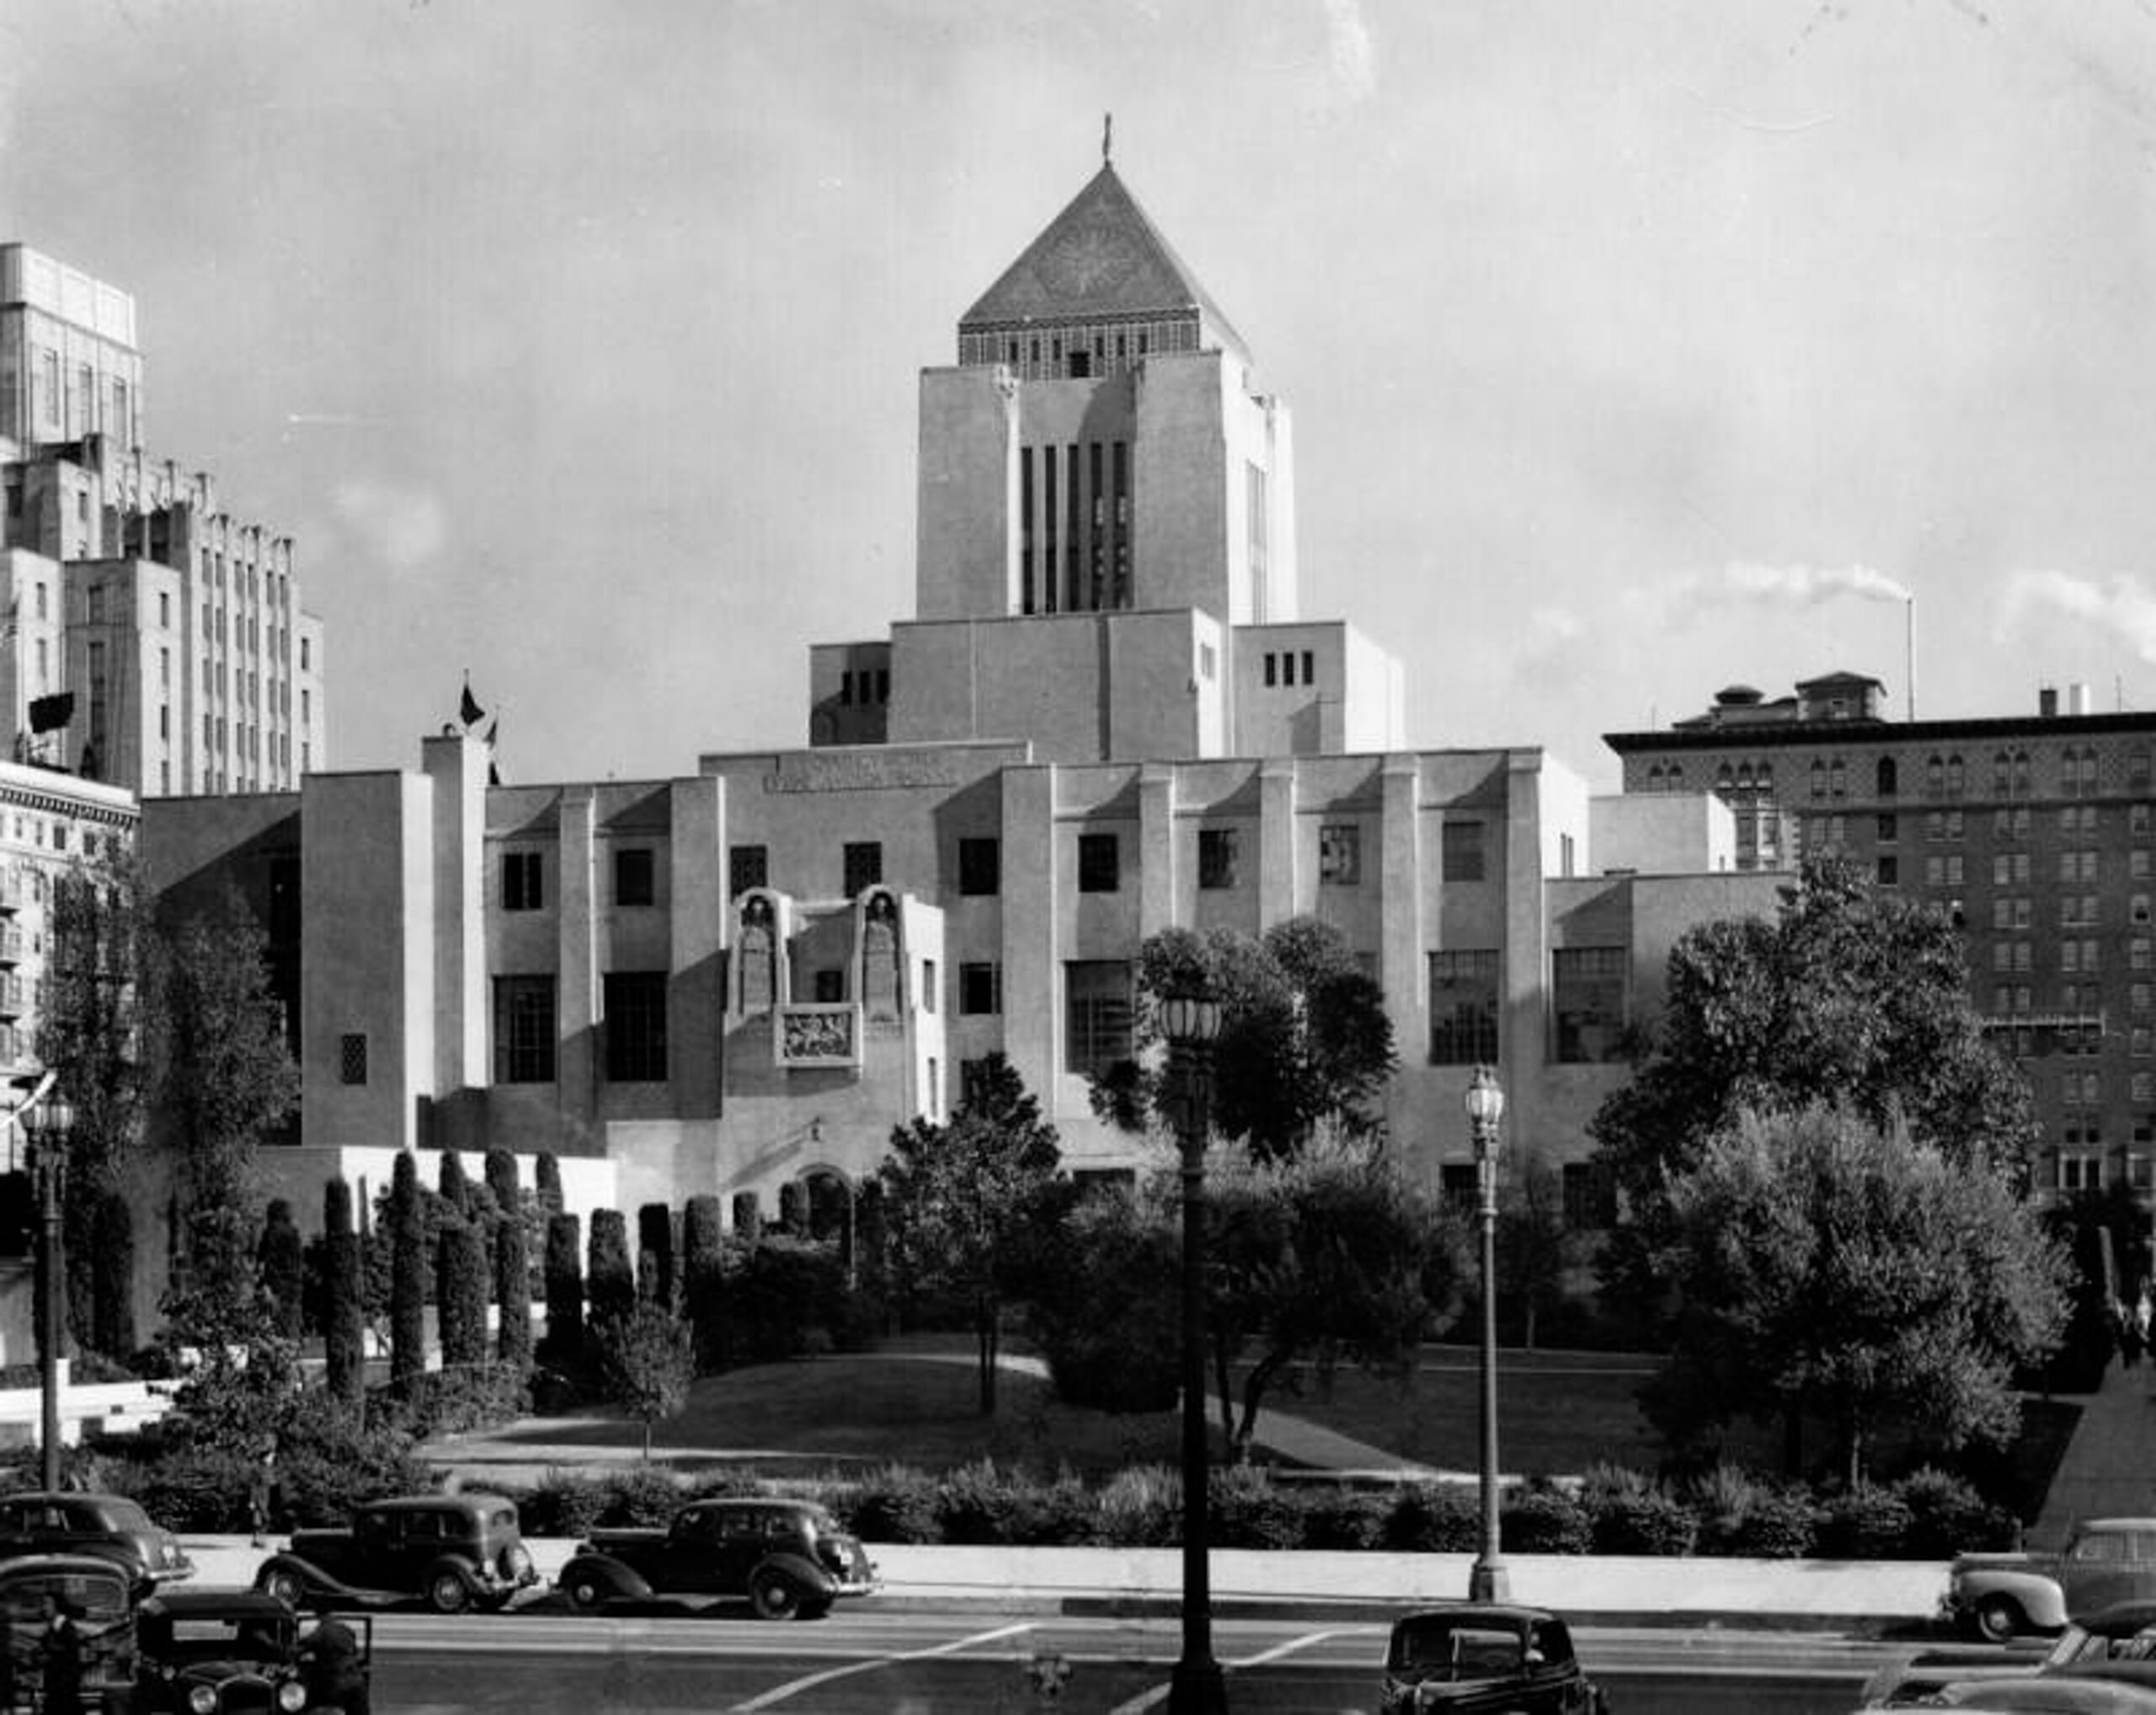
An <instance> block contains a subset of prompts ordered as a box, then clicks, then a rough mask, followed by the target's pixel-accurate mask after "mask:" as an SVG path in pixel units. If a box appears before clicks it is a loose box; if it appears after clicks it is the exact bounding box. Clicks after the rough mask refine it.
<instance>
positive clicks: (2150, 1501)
mask: <svg viewBox="0 0 2156 1715" xmlns="http://www.w3.org/2000/svg"><path fill="white" fill-rule="evenodd" d="M2061 1397H2063V1398H2065V1399H2066V1400H2067V1401H2068V1403H2070V1404H2074V1405H2079V1407H2080V1408H2081V1419H2080V1421H2079V1423H2078V1424H2075V1425H2074V1429H2073V1440H2070V1441H2069V1442H2068V1444H2067V1449H2066V1456H2065V1457H2064V1458H2063V1459H2062V1460H2060V1461H2059V1467H2058V1471H2057V1473H2056V1474H2055V1475H2054V1476H2053V1477H2052V1486H2051V1491H2050V1493H2048V1494H2047V1495H2046V1496H2045V1498H2044V1509H2043V1511H2042V1512H2041V1514H2039V1515H2037V1518H2036V1523H2035V1524H2034V1525H2031V1526H2030V1528H2029V1541H2030V1544H2031V1547H2037V1548H2044V1549H2055V1548H2057V1547H2062V1546H2063V1544H2064V1543H2065V1541H2066V1533H2067V1531H2068V1527H2069V1526H2071V1525H2072V1524H2073V1521H2074V1520H2076V1519H2093V1518H2105V1517H2111V1518H2116V1517H2119V1516H2121V1515H2125V1516H2128V1517H2148V1516H2151V1515H2156V1457H2152V1456H2156V1365H2151V1364H2137V1365H2134V1366H2133V1368H2132V1369H2128V1368H2127V1367H2126V1366H2125V1365H2123V1364H2117V1363H2114V1364H2113V1365H2111V1367H2110V1368H2109V1369H2107V1370H2105V1371H2104V1381H2103V1386H2101V1387H2100V1389H2098V1391H2097V1392H2095V1393H2088V1394H2079V1395H2063V1396H2061Z"/></svg>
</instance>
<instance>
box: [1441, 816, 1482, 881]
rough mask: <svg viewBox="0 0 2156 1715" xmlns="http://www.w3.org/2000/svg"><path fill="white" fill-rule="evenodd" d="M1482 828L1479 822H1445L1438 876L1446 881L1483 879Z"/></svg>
mask: <svg viewBox="0 0 2156 1715" xmlns="http://www.w3.org/2000/svg"><path fill="white" fill-rule="evenodd" d="M1482 836H1483V828H1482V824H1481V822H1447V823H1446V824H1445V825H1444V835H1443V836H1442V837H1443V840H1444V858H1443V867H1442V868H1441V870H1440V874H1441V875H1442V877H1443V879H1444V880H1447V881H1481V880H1482V879H1485V878H1484V874H1483V871H1484V868H1485V865H1484V859H1483V850H1482Z"/></svg>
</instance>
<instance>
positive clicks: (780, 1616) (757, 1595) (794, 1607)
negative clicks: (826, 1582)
mask: <svg viewBox="0 0 2156 1715" xmlns="http://www.w3.org/2000/svg"><path fill="white" fill-rule="evenodd" d="M749 1600H750V1603H751V1605H754V1607H755V1610H756V1611H757V1613H759V1614H760V1615H761V1616H763V1617H764V1618H765V1619H766V1620H793V1619H798V1618H799V1617H800V1615H801V1611H802V1602H801V1588H800V1586H799V1585H798V1584H795V1583H794V1581H793V1580H792V1579H790V1578H788V1577H787V1575H786V1574H785V1573H782V1572H760V1573H757V1574H756V1575H755V1577H754V1578H753V1579H750V1581H749Z"/></svg>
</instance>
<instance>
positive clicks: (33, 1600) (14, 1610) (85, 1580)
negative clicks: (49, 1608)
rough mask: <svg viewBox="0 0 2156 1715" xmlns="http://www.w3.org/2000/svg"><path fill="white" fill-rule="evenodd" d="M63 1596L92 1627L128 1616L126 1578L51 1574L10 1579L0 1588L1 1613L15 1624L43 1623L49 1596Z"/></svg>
mask: <svg viewBox="0 0 2156 1715" xmlns="http://www.w3.org/2000/svg"><path fill="white" fill-rule="evenodd" d="M53 1596H60V1597H64V1598H65V1599H66V1600H68V1601H69V1602H72V1604H73V1605H75V1607H76V1609H77V1611H79V1612H80V1613H81V1615H82V1616H83V1619H84V1620H85V1621H86V1622H88V1623H89V1624H91V1625H109V1624H111V1623H112V1622H114V1621H115V1620H124V1619H125V1618H126V1617H127V1613H128V1603H127V1579H126V1578H125V1575H124V1574H120V1573H115V1574H114V1575H112V1576H110V1577H107V1576H106V1575H104V1573H87V1572H52V1573H38V1574H37V1575H36V1576H35V1577H29V1578H19V1579H10V1580H9V1581H8V1583H7V1584H4V1585H0V1611H4V1612H5V1613H6V1615H7V1616H8V1618H9V1619H10V1620H12V1621H13V1622H16V1623H17V1624H19V1625H20V1624H24V1623H29V1624H42V1623H43V1622H44V1620H45V1601H46V1599H47V1598H49V1597H53Z"/></svg>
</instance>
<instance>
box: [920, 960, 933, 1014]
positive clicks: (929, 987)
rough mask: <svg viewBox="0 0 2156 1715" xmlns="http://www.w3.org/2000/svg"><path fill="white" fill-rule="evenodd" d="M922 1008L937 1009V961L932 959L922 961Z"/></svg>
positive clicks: (926, 1010) (927, 1009)
mask: <svg viewBox="0 0 2156 1715" xmlns="http://www.w3.org/2000/svg"><path fill="white" fill-rule="evenodd" d="M935 1010H936V961H935V960H934V959H922V960H921V1011H922V1012H934V1011H935Z"/></svg>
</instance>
